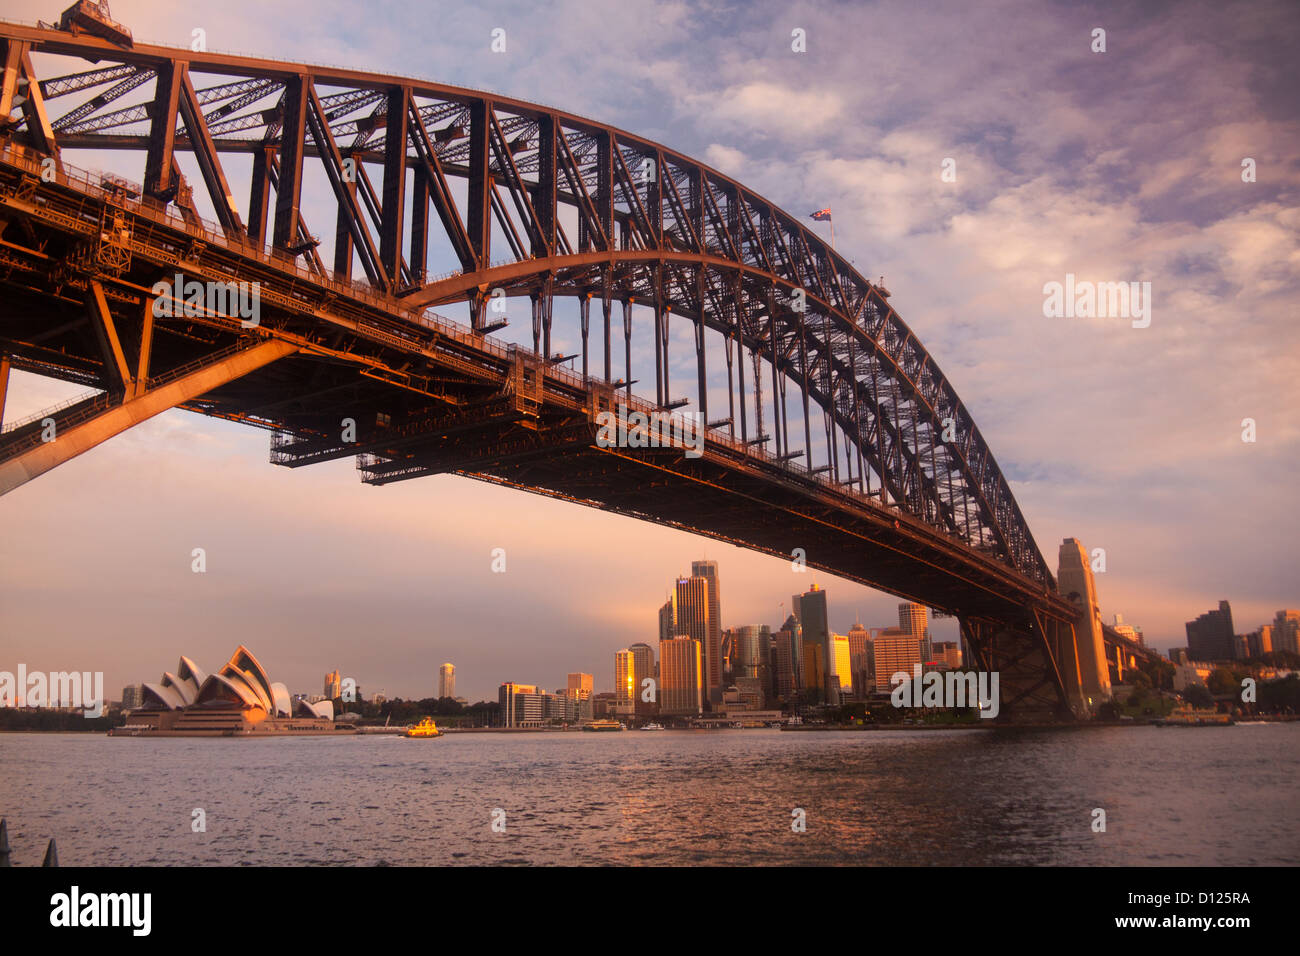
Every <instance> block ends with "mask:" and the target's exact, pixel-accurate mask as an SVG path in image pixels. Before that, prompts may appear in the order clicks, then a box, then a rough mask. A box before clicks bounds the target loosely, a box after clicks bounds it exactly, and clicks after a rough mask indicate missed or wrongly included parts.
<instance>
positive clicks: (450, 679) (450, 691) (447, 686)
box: [438, 664, 456, 697]
mask: <svg viewBox="0 0 1300 956" xmlns="http://www.w3.org/2000/svg"><path fill="white" fill-rule="evenodd" d="M438 696H439V697H455V696H456V668H455V667H454V666H453V665H451V664H443V665H442V666H441V667H439V668H438Z"/></svg>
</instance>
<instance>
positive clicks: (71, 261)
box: [0, 3, 1145, 717]
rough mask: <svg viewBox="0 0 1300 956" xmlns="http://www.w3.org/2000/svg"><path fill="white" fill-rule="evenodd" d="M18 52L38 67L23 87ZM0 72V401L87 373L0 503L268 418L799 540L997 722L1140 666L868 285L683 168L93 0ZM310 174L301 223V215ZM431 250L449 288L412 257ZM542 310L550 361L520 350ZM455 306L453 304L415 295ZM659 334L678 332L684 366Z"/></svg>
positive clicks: (609, 501)
mask: <svg viewBox="0 0 1300 956" xmlns="http://www.w3.org/2000/svg"><path fill="white" fill-rule="evenodd" d="M33 54H39V55H42V60H41V62H45V60H46V56H45V55H49V56H48V58H49V59H50V60H52V61H54V62H59V63H67V64H68V65H69V66H68V69H67V70H66V71H65V72H56V73H53V74H52V75H37V72H36V69H35V66H34V63H33ZM56 58H57V59H56ZM0 65H2V66H3V70H4V73H3V88H2V89H0V415H3V396H4V394H5V389H6V386H7V383H8V377H9V370H10V368H16V369H22V370H25V371H28V372H32V373H36V374H39V375H44V376H49V377H53V378H56V379H60V380H63V381H66V382H71V383H77V384H81V385H84V386H88V387H90V388H92V389H94V390H95V391H94V393H93V394H91V395H90V396H89V397H87V398H82V399H78V400H74V401H72V402H70V403H65V405H64V406H61V407H58V408H55V409H48V410H46V411H44V412H41V413H39V414H37V415H35V416H32V417H31V418H30V419H28V420H24V421H17V422H6V423H5V424H4V430H3V432H2V433H0V495H4V494H7V493H8V492H10V491H12V490H13V489H15V488H17V487H19V486H21V485H22V484H24V483H26V482H28V481H30V480H31V479H33V478H36V477H38V476H40V475H41V474H43V473H45V472H47V471H49V470H50V469H52V468H54V467H55V466H57V465H59V464H61V463H63V462H65V461H68V460H69V459H71V458H73V457H75V456H76V455H79V454H80V453H82V452H84V451H86V450H88V449H90V448H92V447H94V446H96V445H98V444H100V443H101V442H104V441H106V440H108V439H109V438H111V437H113V436H114V435H117V434H120V433H121V432H123V431H124V430H126V429H128V428H130V427H131V426H132V425H135V424H137V423H139V422H141V421H144V420H146V419H148V418H150V417H152V416H154V415H157V414H159V413H160V412H163V411H165V410H168V409H172V408H182V409H186V410H189V411H193V412H198V413H201V414H204V415H209V416H216V417H220V418H224V419H228V420H231V421H236V422H242V423H246V424H248V425H252V426H255V427H260V428H264V429H267V430H268V431H269V432H270V433H271V436H270V446H271V449H270V456H271V461H272V462H274V463H276V464H279V465H284V466H289V467H298V466H302V465H308V464H312V463H315V462H324V461H329V460H333V459H339V458H345V457H351V458H355V460H356V465H357V469H358V471H359V473H360V477H361V480H362V481H365V482H368V483H371V484H376V485H382V484H387V483H389V482H394V481H402V480H406V479H412V478H418V477H420V476H424V475H435V474H443V473H451V474H457V475H463V476H466V477H470V478H475V479H479V480H482V481H487V482H492V483H495V484H498V485H504V486H507V487H510V488H516V489H523V490H526V491H530V492H534V493H539V494H544V495H548V496H551V497H555V498H559V499H563V500H566V501H571V502H575V503H578V504H582V505H586V506H589V507H596V508H601V509H605V510H608V511H612V512H617V513H620V514H624V515H630V516H632V517H635V518H639V519H642V520H646V521H653V522H656V523H659V524H662V525H667V526H670V527H674V528H679V529H682V530H686V531H689V532H692V533H696V534H701V535H707V536H710V537H713V538H717V539H720V540H723V541H727V542H730V543H733V544H736V545H740V546H743V547H747V548H751V549H755V550H758V551H761V552H765V553H768V554H771V555H776V556H780V557H783V558H786V559H790V558H791V556H792V555H795V554H798V555H802V556H806V562H807V564H808V565H809V566H810V567H814V568H819V569H823V570H826V571H828V572H830V573H833V574H835V575H838V576H840V577H843V578H847V579H849V580H852V581H856V582H860V583H862V584H865V585H868V586H870V587H873V588H878V589H880V590H883V591H886V592H889V593H891V594H894V595H898V596H900V597H903V598H906V599H908V600H913V601H917V602H920V603H923V604H926V605H928V606H930V607H932V608H935V609H936V610H937V611H940V612H942V613H945V614H948V615H951V616H954V617H956V618H957V619H958V620H959V622H960V626H961V632H962V635H963V637H964V638H965V641H966V644H967V647H968V648H969V650H970V652H971V654H972V656H973V657H974V658H975V659H974V661H972V662H970V663H973V664H974V665H975V666H977V667H978V668H980V669H981V670H988V671H999V672H1000V674H1001V686H1002V697H1003V701H1002V707H1001V709H1002V713H1003V714H1004V715H1011V716H1014V715H1017V714H1020V715H1026V714H1033V715H1042V714H1045V713H1050V714H1055V715H1057V716H1062V717H1068V716H1070V715H1078V714H1082V713H1083V712H1085V711H1086V709H1087V706H1088V698H1089V697H1090V696H1092V695H1093V693H1094V692H1095V690H1096V687H1097V684H1098V680H1099V676H1098V671H1099V670H1100V671H1101V672H1102V678H1101V679H1102V680H1103V682H1104V671H1105V668H1106V661H1105V659H1104V657H1102V659H1100V660H1099V659H1098V658H1099V656H1100V654H1103V653H1104V654H1105V655H1110V654H1115V655H1116V656H1117V657H1118V658H1121V659H1124V658H1126V659H1127V660H1126V663H1125V666H1129V665H1131V663H1132V659H1133V658H1134V657H1135V656H1137V655H1140V654H1143V653H1145V649H1143V648H1140V647H1138V646H1137V645H1129V646H1125V644H1124V643H1123V642H1122V639H1119V638H1118V637H1117V636H1116V635H1114V634H1113V633H1111V632H1107V633H1106V640H1107V650H1106V651H1104V652H1101V649H1100V648H1095V647H1092V646H1090V642H1089V641H1088V640H1087V639H1086V635H1081V634H1080V633H1079V632H1080V628H1079V626H1078V625H1079V622H1080V620H1081V619H1082V618H1081V615H1084V616H1086V615H1087V614H1088V612H1089V609H1082V610H1081V608H1080V607H1079V606H1078V603H1077V601H1078V598H1077V596H1076V597H1075V599H1074V600H1071V598H1070V596H1068V595H1062V594H1060V593H1058V588H1057V584H1056V581H1055V579H1054V577H1053V575H1052V573H1051V571H1050V569H1049V567H1048V565H1047V563H1046V561H1045V560H1044V558H1043V556H1042V554H1041V552H1040V551H1039V549H1038V546H1037V545H1036V544H1035V542H1034V538H1033V536H1032V535H1031V533H1030V531H1029V527H1028V524H1027V523H1026V521H1025V517H1024V515H1023V514H1022V513H1021V511H1020V508H1019V506H1018V505H1017V503H1016V501H1015V499H1014V498H1013V497H1012V494H1011V491H1010V488H1009V487H1008V484H1007V481H1006V478H1005V477H1004V476H1003V474H1002V473H1001V471H1000V470H999V468H998V465H997V463H996V461H995V460H994V457H993V455H992V453H991V451H990V450H989V447H988V445H987V444H986V443H985V441H984V438H983V437H982V436H981V434H980V431H979V429H978V428H977V427H976V425H975V422H974V421H973V420H972V419H971V416H970V414H969V413H968V412H967V410H966V408H965V406H964V405H963V404H962V402H961V400H960V398H958V396H957V394H956V393H955V392H954V391H953V389H952V387H951V385H949V383H948V381H947V380H946V379H945V378H944V376H943V373H942V372H941V371H940V370H939V368H938V366H937V365H936V363H935V361H934V359H933V358H932V357H931V356H930V354H929V353H928V352H927V351H926V349H925V347H924V346H923V345H922V344H921V342H919V341H918V340H917V338H916V336H915V335H914V334H913V333H912V331H911V330H910V329H909V328H908V326H907V325H906V324H905V323H904V322H903V321H902V319H901V318H900V317H899V316H898V314H897V312H896V311H895V310H894V308H893V306H892V305H891V303H890V297H889V294H888V293H887V292H886V291H885V290H884V289H883V288H882V286H881V285H880V284H878V283H872V282H870V281H868V280H867V279H865V278H863V277H862V276H861V275H859V274H858V272H857V271H855V269H854V268H852V267H851V266H850V264H849V263H848V262H847V260H845V259H844V258H843V257H842V256H840V255H838V254H837V253H836V252H835V251H834V250H833V249H832V248H831V247H830V246H828V245H827V244H826V243H825V242H823V241H822V240H821V239H820V238H819V237H818V235H817V234H816V233H815V232H813V231H811V230H810V229H808V228H806V227H805V226H804V225H803V224H802V223H801V222H800V221H799V219H798V218H797V217H795V216H791V215H789V214H787V213H785V212H783V211H782V210H781V209H779V208H777V207H776V206H774V205H773V204H772V203H770V202H768V201H767V200H765V199H763V198H762V197H761V196H759V195H757V194H755V193H754V192H752V191H750V190H749V189H747V188H746V187H745V186H744V185H742V184H741V183H738V182H736V181H735V180H733V179H731V178H729V177H727V176H724V175H722V174H721V173H719V172H717V171H716V170H714V169H711V168H709V167H708V166H705V165H703V164H701V163H698V162H696V161H694V160H692V159H690V158H689V157H687V156H684V155H682V154H680V153H678V152H675V151H673V150H671V149H668V148H665V147H664V146H661V145H659V144H657V143H654V142H651V141H649V140H647V139H644V138H642V137H638V136H636V135H634V134H632V133H628V132H625V131H623V130H620V129H616V128H613V127H610V126H607V125H604V124H602V123H599V122H595V121H592V120H589V119H585V118H583V117H579V116H575V115H572V114H569V113H565V112H563V111H560V110H556V109H552V108H548V107H544V106H539V105H536V104H533V103H527V102H523V101H521V100H517V99H512V98H509V97H504V96H497V95H494V94H488V93H484V92H481V91H475V90H471V89H463V88H457V87H451V86H445V85H440V84H437V83H433V82H427V81H424V80H417V79H409V78H404V77H397V76H386V75H381V74H376V73H368V72H361V71H354V70H347V69H339V68H333V67H321V66H313V65H310V64H305V63H290V62H283V61H278V60H266V59H255V58H249V57H239V56H231V55H224V54H215V53H207V52H197V51H194V50H189V49H183V48H173V47H162V46H149V45H144V44H136V43H134V42H133V41H132V39H131V37H130V34H129V31H127V30H126V29H125V28H122V27H120V26H118V25H116V24H113V23H112V21H111V20H109V19H108V18H107V7H106V5H105V4H91V3H82V4H79V5H77V6H75V7H73V8H70V9H69V11H68V13H66V14H65V15H64V18H63V20H62V21H60V23H59V24H58V25H45V24H39V25H35V26H27V25H20V24H12V23H0ZM90 150H94V151H103V150H116V151H125V152H126V153H128V154H130V156H131V157H132V158H133V162H134V167H135V168H136V169H138V173H137V176H136V178H134V179H130V178H127V177H123V176H117V175H110V174H107V173H96V172H89V171H87V170H85V169H82V168H79V167H78V166H76V165H74V164H73V163H72V161H71V154H72V153H73V152H74V151H90ZM101 155H102V154H101ZM178 156H182V157H190V159H187V162H192V165H191V166H190V168H191V169H193V168H194V166H197V169H198V171H199V175H198V177H197V178H196V180H195V182H194V183H191V182H190V181H189V179H187V177H186V176H185V175H184V173H183V172H182V169H181V166H180V164H179V163H178ZM235 162H240V163H243V164H245V168H246V166H247V164H249V163H251V175H250V176H249V177H248V180H249V190H248V195H247V196H236V194H235V192H234V191H233V190H232V188H231V185H230V177H229V175H228V168H229V167H231V165H232V164H233V163H235ZM322 173H323V179H322V178H321V176H322ZM313 176H314V177H317V179H318V180H319V181H321V182H324V183H327V184H328V187H327V195H328V197H329V198H328V207H327V208H329V209H330V211H331V212H332V213H333V221H332V222H329V221H326V222H316V221H313V222H311V223H310V224H309V223H308V222H307V217H306V216H305V215H304V206H305V205H308V204H307V203H304V202H303V195H304V183H306V182H309V181H310V180H309V177H313ZM198 190H203V193H202V194H201V196H202V195H206V204H207V205H208V206H210V208H211V210H214V211H215V221H212V220H210V219H207V218H204V217H203V216H202V215H201V213H200V208H199V202H198V201H197V200H196V196H195V192H196V191H198ZM320 205H321V204H316V205H315V206H313V207H312V208H319V207H320ZM331 228H332V230H333V242H332V250H331V249H329V248H328V247H327V255H330V254H331V253H332V258H331V259H330V261H325V258H323V257H322V255H321V253H320V248H319V247H320V246H321V241H320V236H321V235H322V231H323V230H328V229H331ZM440 255H441V256H442V257H443V258H444V260H445V261H450V262H451V263H453V264H455V265H456V268H455V269H454V271H452V272H451V273H450V274H446V275H433V274H430V271H429V268H428V267H429V263H430V262H431V261H435V260H437V258H438V257H439V256H440ZM178 276H179V277H181V278H182V281H183V283H184V286H183V288H184V287H188V286H190V285H191V284H193V285H196V286H199V285H201V286H202V287H203V288H206V289H219V290H220V289H228V290H234V289H235V288H256V290H257V295H258V303H259V310H258V315H257V317H256V320H255V321H249V320H248V319H247V317H246V316H241V314H240V313H239V312H237V311H236V310H235V309H231V308H225V309H223V308H220V307H216V308H212V307H210V305H211V303H210V301H209V300H208V299H206V298H205V299H203V301H202V302H200V303H199V307H193V303H189V302H184V301H182V300H184V299H185V294H184V293H183V291H182V289H176V288H175V285H174V283H175V281H176V279H177V277H178ZM159 283H164V284H168V283H171V284H173V285H172V286H171V287H170V288H171V289H172V290H173V291H170V292H167V293H160V292H159V291H158V290H159V288H160V286H159ZM254 283H256V286H255V287H254V286H253V284H254ZM160 295H167V296H168V297H171V298H172V299H173V300H174V301H172V302H168V303H166V305H167V306H168V307H167V308H165V309H160V308H159V307H158V306H159V303H158V301H157V300H158V299H159V298H160ZM505 298H508V299H510V300H511V301H519V302H522V301H525V300H526V301H527V302H528V308H529V309H530V315H531V322H532V329H531V331H532V348H531V349H530V348H527V347H526V346H525V345H519V344H510V343H506V342H503V341H500V340H499V339H497V338H494V337H493V336H492V334H491V333H493V332H495V331H499V329H500V328H501V326H502V324H503V320H502V319H501V317H500V314H499V312H498V310H497V309H496V308H494V306H495V305H496V304H497V303H498V302H499V301H501V300H502V299H505ZM566 300H567V301H566ZM557 302H560V303H563V304H564V305H565V306H566V307H567V308H568V309H569V310H571V312H572V313H574V314H575V316H576V322H577V323H578V328H579V329H580V340H581V350H580V353H575V354H573V355H567V356H565V355H557V354H555V353H554V352H553V350H552V332H553V329H554V328H555V327H556V322H558V321H561V320H562V316H561V315H560V312H559V311H558V310H557V309H556V304H557ZM453 305H455V306H456V307H457V308H460V309H464V310H465V311H467V312H468V321H467V322H460V321H453V320H451V319H448V318H446V317H444V316H442V315H440V314H438V313H436V312H434V311H432V310H433V309H447V308H448V307H451V306H453ZM575 305H576V308H574V306H575ZM173 306H174V307H173ZM593 323H594V324H593ZM642 323H644V325H642ZM634 325H635V326H636V327H637V328H638V329H642V328H646V329H648V328H651V327H652V330H653V337H652V339H651V342H652V345H651V349H652V350H653V367H654V373H653V374H654V383H653V387H650V385H649V384H647V383H645V382H637V381H635V380H634V379H633V371H632V370H633V368H634V366H635V367H640V366H641V365H642V364H644V366H645V367H647V368H648V367H649V359H650V356H648V355H645V354H644V353H642V354H638V355H635V356H634V354H633V353H634V348H633V339H634V335H633V330H634ZM676 327H680V328H685V329H688V330H690V332H691V335H692V339H693V342H694V346H695V348H694V351H695V375H694V376H693V379H694V380H693V381H689V380H688V381H687V382H686V383H679V382H674V381H672V378H671V375H670V370H671V366H672V363H671V362H670V361H669V341H670V330H671V329H673V328H676ZM644 339H645V336H644V335H642V336H639V337H638V346H637V350H638V351H642V350H644V348H645V346H644V344H641V340H644ZM620 340H621V341H620ZM634 360H635V361H634ZM579 361H580V366H576V367H570V364H569V363H577V362H579ZM724 369H725V386H726V396H725V402H721V401H720V400H719V395H720V390H715V391H714V394H712V395H711V394H710V387H709V385H710V382H713V381H716V382H721V381H722V375H723V371H724ZM634 385H639V387H638V388H635V389H634V387H633V386H634ZM673 388H681V389H683V390H684V391H685V392H686V393H687V397H676V396H675V394H674V392H673ZM692 392H693V394H690V393H692ZM620 406H625V407H626V408H629V409H632V410H636V411H641V412H643V413H646V414H647V415H649V414H652V413H654V414H658V415H660V416H663V415H673V416H676V415H680V414H682V413H683V411H684V410H685V409H686V408H687V407H688V406H689V407H690V413H691V414H692V415H693V416H694V417H693V419H692V421H694V422H702V423H703V425H704V441H703V445H702V449H701V451H702V454H699V455H698V456H695V455H688V454H684V453H683V448H682V447H680V446H676V447H674V446H672V445H669V446H667V447H664V446H662V445H661V446H660V447H645V448H638V447H629V446H632V445H633V444H634V443H632V442H625V443H620V444H614V445H611V444H609V443H602V442H598V441H597V439H596V435H597V429H598V424H597V423H598V421H599V420H601V416H602V413H609V412H611V411H615V410H616V409H618V408H619V407H620ZM792 408H793V410H794V413H793V414H791V409H792ZM792 423H793V424H792ZM1083 630H1084V631H1085V632H1086V630H1087V629H1086V627H1085V628H1084V629H1083ZM1117 641H1119V642H1120V643H1117Z"/></svg>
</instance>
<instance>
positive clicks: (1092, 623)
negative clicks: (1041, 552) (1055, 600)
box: [962, 538, 1111, 708]
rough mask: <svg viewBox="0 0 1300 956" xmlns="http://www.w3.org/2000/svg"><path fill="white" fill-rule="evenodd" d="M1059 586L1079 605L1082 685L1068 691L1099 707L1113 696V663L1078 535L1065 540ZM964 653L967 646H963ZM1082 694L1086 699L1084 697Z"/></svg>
mask: <svg viewBox="0 0 1300 956" xmlns="http://www.w3.org/2000/svg"><path fill="white" fill-rule="evenodd" d="M1058 561H1059V565H1058V568H1057V574H1056V589H1057V590H1058V591H1059V592H1060V593H1061V596H1062V597H1064V598H1065V599H1066V600H1068V601H1070V602H1072V603H1073V604H1074V605H1075V607H1077V608H1078V609H1079V616H1078V617H1077V618H1076V619H1075V622H1074V639H1075V647H1076V649H1077V651H1078V658H1079V677H1080V679H1081V680H1082V681H1083V685H1082V687H1081V688H1078V689H1075V688H1073V687H1070V686H1067V687H1066V692H1067V693H1069V694H1072V695H1077V696H1075V697H1074V699H1075V700H1077V701H1078V702H1079V703H1082V704H1086V705H1087V706H1088V707H1090V708H1092V707H1096V706H1098V705H1099V704H1101V702H1102V701H1104V700H1108V699H1109V698H1110V695H1111V694H1110V666H1109V665H1108V664H1107V662H1106V648H1105V645H1104V644H1103V637H1102V631H1101V605H1100V603H1099V602H1098V600H1097V582H1096V580H1094V578H1093V576H1092V564H1091V562H1089V560H1088V552H1086V551H1085V550H1084V549H1083V544H1082V542H1080V541H1079V539H1078V538H1066V539H1065V540H1064V541H1062V542H1061V549H1060V552H1059V554H1058ZM962 651H963V653H964V652H965V651H966V648H965V647H963V648H962ZM1062 670H1063V671H1064V672H1065V674H1064V675H1063V676H1065V680H1066V682H1067V684H1072V683H1073V680H1074V675H1073V671H1072V669H1070V668H1063V669H1062ZM1080 698H1082V699H1080Z"/></svg>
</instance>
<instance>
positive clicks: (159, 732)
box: [111, 644, 354, 737]
mask: <svg viewBox="0 0 1300 956" xmlns="http://www.w3.org/2000/svg"><path fill="white" fill-rule="evenodd" d="M143 697H144V703H143V704H142V705H141V706H140V707H138V708H137V709H135V710H133V711H131V713H130V716H128V717H127V720H126V723H125V724H124V725H123V726H121V727H118V728H115V729H114V730H113V731H111V733H113V734H115V735H118V736H129V737H145V736H158V737H241V736H275V735H280V734H334V733H340V732H344V733H351V732H354V728H353V727H351V726H342V725H336V724H335V723H334V702H333V701H330V700H323V701H321V702H319V703H316V704H311V703H308V702H307V701H305V700H297V701H295V700H294V699H293V698H292V697H290V696H289V690H288V688H287V687H285V686H284V684H282V683H280V682H278V681H276V682H274V683H273V682H272V681H271V680H270V679H269V678H268V677H267V676H266V671H265V670H264V669H263V668H262V665H261V664H259V663H258V662H257V658H256V657H254V656H253V655H252V652H250V651H249V650H248V648H246V647H244V646H243V645H242V644H241V645H240V646H239V648H238V649H237V650H236V651H235V653H234V654H233V655H232V656H231V658H230V660H229V661H227V662H226V665H225V666H224V667H222V668H221V670H220V671H218V672H217V673H215V674H205V673H203V671H202V670H201V669H200V668H199V667H198V666H197V665H196V664H195V663H194V662H193V661H192V660H190V659H189V658H188V657H182V658H181V660H180V663H179V664H178V665H177V667H176V673H174V674H173V673H171V672H170V671H168V672H167V673H165V674H163V676H162V679H161V680H159V681H158V682H156V683H146V684H145V685H144V692H143Z"/></svg>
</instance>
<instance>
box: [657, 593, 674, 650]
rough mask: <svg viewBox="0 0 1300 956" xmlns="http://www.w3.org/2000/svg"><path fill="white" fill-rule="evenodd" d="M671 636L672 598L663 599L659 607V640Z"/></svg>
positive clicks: (664, 639)
mask: <svg viewBox="0 0 1300 956" xmlns="http://www.w3.org/2000/svg"><path fill="white" fill-rule="evenodd" d="M672 636H673V599H672V598H671V597H670V598H669V599H668V600H667V601H664V606H663V607H661V608H660V609H659V640H661V641H666V640H668V639H669V638H670V637H672Z"/></svg>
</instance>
